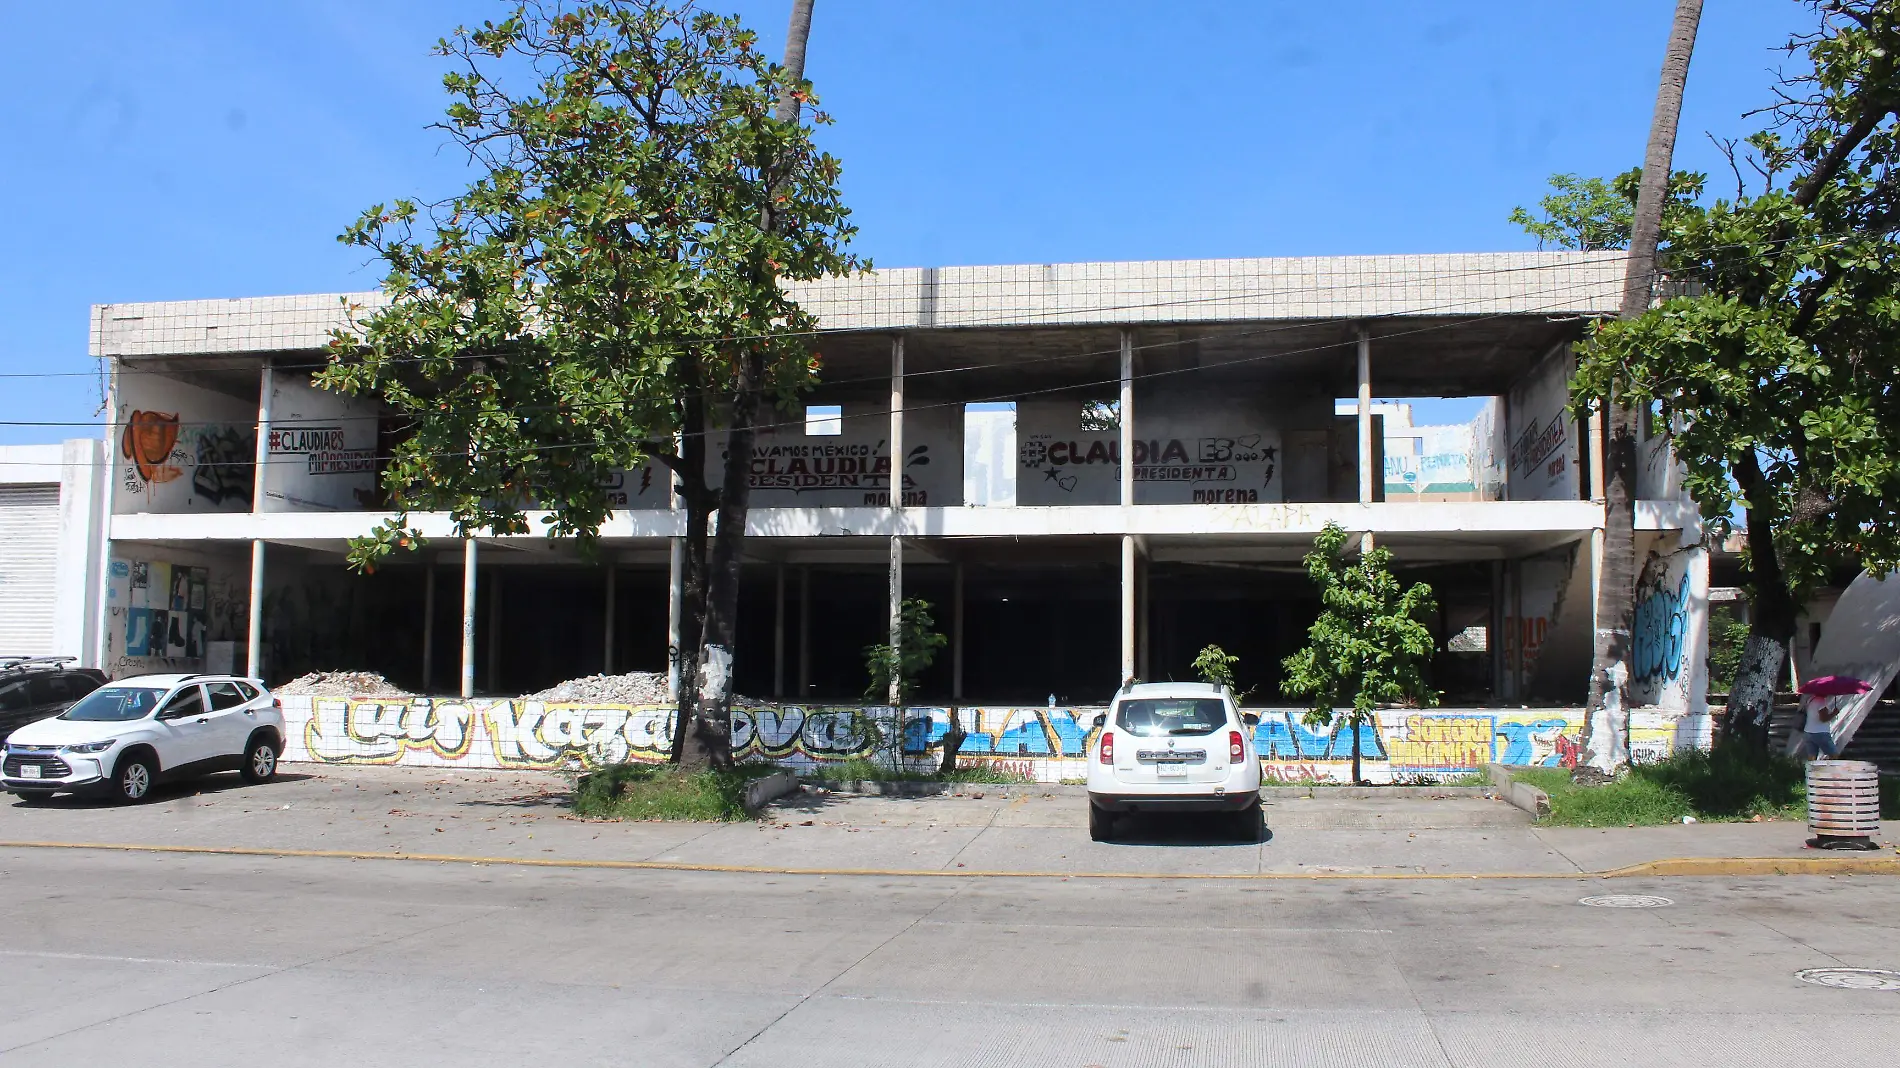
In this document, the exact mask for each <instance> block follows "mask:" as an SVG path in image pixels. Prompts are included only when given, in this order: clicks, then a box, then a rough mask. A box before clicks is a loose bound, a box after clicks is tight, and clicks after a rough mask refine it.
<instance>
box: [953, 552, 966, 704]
mask: <svg viewBox="0 0 1900 1068" xmlns="http://www.w3.org/2000/svg"><path fill="white" fill-rule="evenodd" d="M951 576H952V577H951V585H950V700H951V701H953V702H955V703H957V704H962V703H963V562H962V561H961V560H959V561H957V563H956V564H955V565H954V566H953V568H952V570H951Z"/></svg>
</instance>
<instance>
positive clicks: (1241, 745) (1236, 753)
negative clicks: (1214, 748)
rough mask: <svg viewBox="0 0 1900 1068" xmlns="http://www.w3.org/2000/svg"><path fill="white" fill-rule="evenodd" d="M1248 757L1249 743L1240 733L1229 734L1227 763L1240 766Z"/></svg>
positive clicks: (1229, 732)
mask: <svg viewBox="0 0 1900 1068" xmlns="http://www.w3.org/2000/svg"><path fill="white" fill-rule="evenodd" d="M1246 756H1247V741H1246V739H1244V738H1242V737H1241V736H1240V732H1239V731H1228V732H1227V762H1228V763H1229V764H1238V763H1240V762H1241V761H1242V760H1244V759H1245V758H1246Z"/></svg>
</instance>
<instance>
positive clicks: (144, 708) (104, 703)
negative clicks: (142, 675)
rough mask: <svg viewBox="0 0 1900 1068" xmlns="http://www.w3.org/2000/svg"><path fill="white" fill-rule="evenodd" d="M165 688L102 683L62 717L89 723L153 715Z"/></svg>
mask: <svg viewBox="0 0 1900 1068" xmlns="http://www.w3.org/2000/svg"><path fill="white" fill-rule="evenodd" d="M164 694H165V691H164V690H154V689H152V688H151V687H149V686H102V687H100V688H99V689H97V690H94V691H92V692H91V693H89V694H87V695H86V696H84V697H82V698H80V699H79V701H78V703H77V704H74V705H73V707H71V708H69V709H67V710H66V714H65V715H63V716H61V717H59V718H60V719H71V720H80V721H82V722H86V723H128V722H130V721H132V720H135V719H144V718H145V717H146V716H148V715H151V712H152V707H153V706H154V705H156V704H158V699H159V698H160V697H162V696H164Z"/></svg>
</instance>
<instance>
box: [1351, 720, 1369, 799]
mask: <svg viewBox="0 0 1900 1068" xmlns="http://www.w3.org/2000/svg"><path fill="white" fill-rule="evenodd" d="M1355 715H1356V714H1355ZM1359 723H1360V720H1359V719H1357V718H1353V719H1348V720H1347V721H1346V729H1347V730H1350V731H1352V784H1353V785H1354V786H1359V785H1362V784H1364V783H1365V781H1366V777H1365V776H1364V775H1362V774H1360V772H1359Z"/></svg>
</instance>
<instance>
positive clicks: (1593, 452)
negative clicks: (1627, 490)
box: [1588, 408, 1607, 502]
mask: <svg viewBox="0 0 1900 1068" xmlns="http://www.w3.org/2000/svg"><path fill="white" fill-rule="evenodd" d="M1588 433H1589V435H1590V499H1591V500H1593V501H1599V502H1600V501H1602V500H1603V499H1604V498H1605V497H1606V496H1607V491H1606V490H1605V489H1604V485H1603V482H1604V471H1605V470H1606V468H1605V467H1604V464H1603V460H1604V456H1603V447H1604V442H1603V409H1602V408H1597V409H1595V410H1594V411H1592V412H1591V413H1590V421H1589V428H1588Z"/></svg>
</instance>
